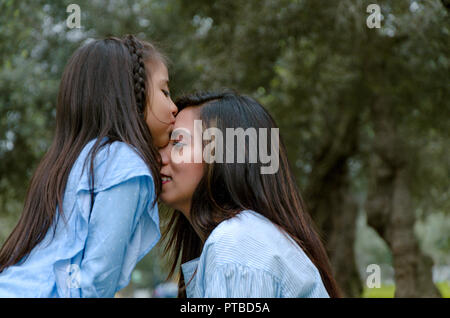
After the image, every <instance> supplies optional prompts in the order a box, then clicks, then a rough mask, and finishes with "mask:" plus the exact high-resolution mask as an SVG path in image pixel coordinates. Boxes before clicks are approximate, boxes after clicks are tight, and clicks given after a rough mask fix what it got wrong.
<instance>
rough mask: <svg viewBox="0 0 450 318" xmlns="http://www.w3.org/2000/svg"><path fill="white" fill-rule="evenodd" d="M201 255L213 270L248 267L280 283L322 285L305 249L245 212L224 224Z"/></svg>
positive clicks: (213, 234) (218, 227) (212, 234)
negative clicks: (264, 273)
mask: <svg viewBox="0 0 450 318" xmlns="http://www.w3.org/2000/svg"><path fill="white" fill-rule="evenodd" d="M202 254H204V255H202V256H203V262H205V263H208V264H209V265H212V263H214V266H213V267H219V268H221V267H225V268H230V266H231V267H235V266H238V267H245V268H248V269H250V270H252V271H257V272H261V271H263V272H267V273H270V274H271V275H273V276H274V277H276V278H278V279H279V281H281V282H291V283H294V282H295V284H297V285H305V286H309V285H311V286H313V285H314V286H315V285H316V284H319V285H320V284H321V278H320V274H319V271H318V269H317V268H316V267H315V265H314V264H313V263H312V261H311V260H310V259H309V257H308V256H307V255H306V254H305V252H304V251H303V250H302V248H300V246H298V244H296V243H295V241H294V240H293V239H292V238H291V237H290V236H289V235H288V234H286V233H285V232H283V231H282V230H281V229H280V228H279V227H277V226H276V225H275V224H274V223H273V222H271V221H270V220H269V219H268V218H266V217H264V216H263V215H261V214H259V213H257V212H255V211H251V210H246V211H243V212H241V213H239V214H238V215H237V216H235V217H233V218H231V219H228V220H226V221H223V222H221V223H220V224H219V225H218V226H217V227H216V228H215V229H214V231H213V232H212V233H211V235H210V237H208V239H207V241H206V242H205V246H204V249H203V252H202ZM295 284H294V285H295ZM308 284H309V285H308ZM311 286H309V287H311ZM309 287H308V288H309ZM311 288H312V287H311Z"/></svg>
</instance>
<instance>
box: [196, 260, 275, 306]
mask: <svg viewBox="0 0 450 318" xmlns="http://www.w3.org/2000/svg"><path fill="white" fill-rule="evenodd" d="M204 297H206V298H274V297H280V284H279V282H278V279H277V278H276V277H274V276H273V275H272V274H271V273H269V272H266V271H264V270H261V269H257V268H252V267H248V266H243V265H240V264H234V263H228V264H218V265H215V266H210V268H209V269H208V268H206V274H205V280H204Z"/></svg>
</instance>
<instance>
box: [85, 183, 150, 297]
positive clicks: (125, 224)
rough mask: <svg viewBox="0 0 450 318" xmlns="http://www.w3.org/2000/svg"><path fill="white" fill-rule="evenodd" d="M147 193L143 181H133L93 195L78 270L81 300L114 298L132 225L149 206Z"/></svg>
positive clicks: (131, 233) (132, 228)
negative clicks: (87, 298) (85, 238)
mask: <svg viewBox="0 0 450 318" xmlns="http://www.w3.org/2000/svg"><path fill="white" fill-rule="evenodd" d="M148 190H149V189H148V186H147V183H146V179H145V177H135V178H132V179H129V180H127V181H124V182H122V183H120V184H118V185H115V186H113V187H111V188H109V189H107V190H105V191H101V192H99V193H97V195H96V197H95V200H94V205H93V209H92V212H91V216H90V219H89V232H88V233H89V234H88V236H87V240H86V245H85V249H84V255H83V259H82V261H81V264H80V270H79V277H80V289H81V290H80V292H81V295H80V296H81V297H114V294H115V293H116V291H117V288H118V285H119V280H120V278H121V274H122V267H123V265H124V260H125V256H126V255H127V247H128V245H129V242H130V240H132V237H133V232H134V230H135V227H136V223H137V221H138V220H139V217H140V215H142V213H143V212H144V211H145V210H146V209H148V205H149V204H151V203H152V202H149V200H148V198H149V196H148ZM136 261H137V260H136Z"/></svg>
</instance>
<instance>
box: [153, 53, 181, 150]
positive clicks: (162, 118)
mask: <svg viewBox="0 0 450 318" xmlns="http://www.w3.org/2000/svg"><path fill="white" fill-rule="evenodd" d="M146 67H147V68H148V69H151V70H152V73H151V77H149V79H148V81H149V82H150V81H151V85H149V86H150V88H149V90H150V91H149V92H148V96H150V98H149V102H148V103H147V109H146V118H145V121H146V122H147V125H148V127H149V129H150V133H151V134H152V137H153V142H154V144H155V146H156V147H158V148H161V147H164V146H166V145H167V143H168V142H169V134H170V131H171V130H172V128H173V125H174V123H175V115H176V114H177V111H178V109H177V106H176V105H175V104H174V102H173V101H172V99H171V98H170V91H169V74H168V72H167V67H166V66H165V65H164V63H162V62H160V61H157V62H156V61H155V62H147V64H146Z"/></svg>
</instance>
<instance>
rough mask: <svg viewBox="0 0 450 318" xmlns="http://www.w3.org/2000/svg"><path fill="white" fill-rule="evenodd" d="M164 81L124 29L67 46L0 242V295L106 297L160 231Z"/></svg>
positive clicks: (151, 55) (150, 55) (152, 53)
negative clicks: (36, 155)
mask: <svg viewBox="0 0 450 318" xmlns="http://www.w3.org/2000/svg"><path fill="white" fill-rule="evenodd" d="M168 82H169V78H168V73H167V68H166V63H165V59H164V57H163V55H162V54H161V53H159V51H158V50H157V49H156V48H155V47H154V46H153V45H152V44H150V43H147V42H143V41H140V40H138V39H137V38H135V37H134V36H131V35H129V36H127V37H125V38H124V39H118V38H113V37H111V38H107V39H104V40H97V41H93V42H90V43H89V44H87V45H84V46H83V47H81V48H79V49H78V50H77V51H76V52H75V53H74V54H73V56H72V57H71V58H70V60H69V62H68V64H67V66H66V68H65V71H64V73H63V76H62V80H61V84H60V89H59V96H58V104H57V112H56V132H55V137H54V140H53V143H52V144H51V147H50V149H49V150H48V152H47V153H46V155H45V156H44V158H43V159H42V161H41V163H40V164H39V166H38V168H37V170H36V172H35V173H34V176H33V178H32V180H31V184H30V186H29V189H28V192H27V196H26V199H25V205H24V209H23V213H22V216H21V218H20V220H19V222H18V224H17V226H16V227H15V229H14V230H13V232H12V233H11V235H10V236H9V237H8V239H7V240H6V242H5V243H4V245H3V247H2V248H1V250H0V297H113V296H114V294H115V293H116V292H117V291H118V290H119V289H121V288H123V287H125V286H126V285H127V284H128V282H129V281H130V276H131V272H132V270H133V268H134V267H135V265H136V263H137V262H138V261H139V260H140V259H141V258H142V257H143V256H144V255H145V254H146V253H148V252H149V251H150V250H151V249H152V247H153V246H154V245H155V244H156V242H157V241H158V240H159V238H160V232H159V217H158V208H157V204H156V200H157V198H158V196H159V194H160V191H161V180H160V177H159V155H158V152H157V148H156V147H162V146H164V145H165V144H167V143H168V140H169V131H170V130H171V129H172V126H173V123H174V119H175V114H176V112H177V108H176V106H175V104H174V103H173V102H172V100H171V98H170V96H169V88H168Z"/></svg>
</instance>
